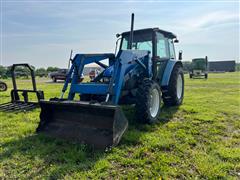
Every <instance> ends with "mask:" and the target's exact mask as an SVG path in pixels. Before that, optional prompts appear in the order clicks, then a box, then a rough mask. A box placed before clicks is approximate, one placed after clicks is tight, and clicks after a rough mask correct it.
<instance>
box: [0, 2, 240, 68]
mask: <svg viewBox="0 0 240 180" xmlns="http://www.w3.org/2000/svg"><path fill="white" fill-rule="evenodd" d="M0 1H1V3H0V5H1V23H0V24H1V56H0V57H1V60H0V64H1V65H4V66H8V65H11V64H13V63H21V62H27V63H29V64H31V65H34V66H35V67H38V68H39V67H48V66H57V67H61V68H64V67H67V64H68V59H69V54H70V51H71V49H73V52H74V54H76V53H113V52H114V49H115V42H116V34H117V33H121V32H124V31H128V30H129V29H130V16H131V13H135V24H134V29H141V28H150V27H159V28H160V29H164V30H167V31H171V32H173V33H174V34H176V35H177V37H178V39H179V41H180V42H179V43H178V44H176V52H178V51H179V50H182V51H183V59H184V60H186V61H189V60H191V59H192V58H196V57H205V56H206V55H207V56H208V58H209V60H210V61H214V60H236V61H239V24H240V22H239V1H205V0H204V1H198V2H197V1H190V0H188V1H176V0H175V1H174V0H172V1H146V0H145V1H134V0H132V1H125V0H122V1H111V2H110V1H106V0H105V1H96V0H95V1H77V0H70V1H59V0H54V1H52V0H49V1H46V0H42V1H39V0H38V1H37V0H31V1H30V0H24V1H21V0H18V1H16V0H15V1H14V0H0Z"/></svg>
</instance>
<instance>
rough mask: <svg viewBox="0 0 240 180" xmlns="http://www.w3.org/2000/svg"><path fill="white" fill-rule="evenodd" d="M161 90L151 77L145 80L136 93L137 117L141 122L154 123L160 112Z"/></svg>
mask: <svg viewBox="0 0 240 180" xmlns="http://www.w3.org/2000/svg"><path fill="white" fill-rule="evenodd" d="M160 105H161V90H160V87H159V85H158V84H157V83H156V82H154V81H152V80H149V79H146V80H144V81H143V83H142V84H141V85H140V86H139V88H138V90H137V94H136V119H137V121H138V122H140V123H154V122H156V121H157V119H158V116H159V114H160Z"/></svg>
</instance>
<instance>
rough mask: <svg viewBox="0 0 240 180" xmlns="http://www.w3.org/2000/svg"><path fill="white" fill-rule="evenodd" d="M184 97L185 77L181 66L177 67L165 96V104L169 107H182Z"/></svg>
mask: <svg viewBox="0 0 240 180" xmlns="http://www.w3.org/2000/svg"><path fill="white" fill-rule="evenodd" d="M183 96H184V75H183V69H182V67H181V65H178V64H177V65H175V67H174V69H173V71H172V74H171V78H170V82H169V85H168V87H167V90H166V92H165V93H164V94H163V101H164V104H165V105H167V106H176V105H180V104H181V103H182V101H183Z"/></svg>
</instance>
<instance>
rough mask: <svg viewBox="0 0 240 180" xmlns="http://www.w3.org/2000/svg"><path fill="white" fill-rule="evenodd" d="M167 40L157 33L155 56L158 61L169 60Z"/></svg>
mask: <svg viewBox="0 0 240 180" xmlns="http://www.w3.org/2000/svg"><path fill="white" fill-rule="evenodd" d="M167 44H168V42H167V39H166V38H165V37H164V36H163V35H162V34H161V33H157V52H156V54H157V56H159V57H160V59H169V55H168V49H167Z"/></svg>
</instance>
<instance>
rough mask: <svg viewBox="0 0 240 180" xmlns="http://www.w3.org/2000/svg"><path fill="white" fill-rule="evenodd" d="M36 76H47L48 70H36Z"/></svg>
mask: <svg viewBox="0 0 240 180" xmlns="http://www.w3.org/2000/svg"><path fill="white" fill-rule="evenodd" d="M35 75H36V76H40V77H44V76H47V70H46V69H45V68H39V69H36V71H35Z"/></svg>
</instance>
